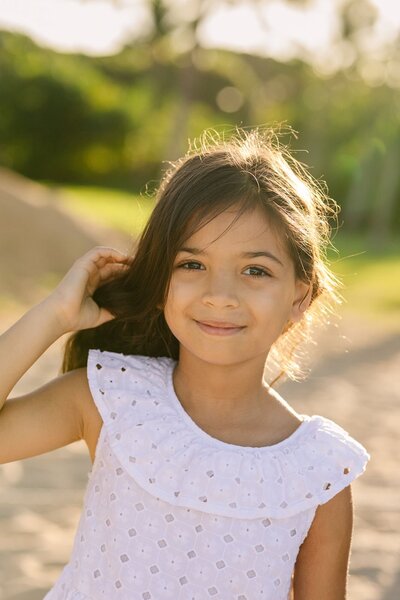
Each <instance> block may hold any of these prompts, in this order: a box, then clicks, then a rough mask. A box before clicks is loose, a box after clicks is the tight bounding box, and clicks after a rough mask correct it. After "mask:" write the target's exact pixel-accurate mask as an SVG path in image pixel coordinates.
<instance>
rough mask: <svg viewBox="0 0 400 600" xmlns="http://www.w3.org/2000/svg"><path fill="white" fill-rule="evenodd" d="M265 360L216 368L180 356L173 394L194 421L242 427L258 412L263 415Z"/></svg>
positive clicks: (263, 357)
mask: <svg viewBox="0 0 400 600" xmlns="http://www.w3.org/2000/svg"><path fill="white" fill-rule="evenodd" d="M265 360H266V357H265V356H261V357H256V358H255V359H252V360H250V361H247V362H245V363H240V364H229V365H218V364H212V363H207V362H205V361H202V360H199V359H198V358H197V357H194V356H192V355H185V354H183V356H181V357H180V360H179V362H178V364H177V366H176V368H175V371H174V374H173V383H174V389H175V393H176V395H177V397H178V399H179V401H180V403H181V404H182V406H183V408H184V410H185V411H186V412H187V413H188V414H189V415H191V416H193V417H194V418H195V420H197V421H198V422H203V423H204V422H207V423H215V424H217V423H224V424H226V425H227V426H228V425H231V426H234V425H235V424H242V425H243V422H245V421H249V420H251V419H254V418H256V417H257V416H258V415H260V414H261V411H263V412H264V413H265V409H266V402H267V400H268V386H267V385H266V384H264V383H263V381H262V378H263V373H264V366H265ZM269 401H270V402H271V400H269Z"/></svg>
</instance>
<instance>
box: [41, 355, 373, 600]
mask: <svg viewBox="0 0 400 600" xmlns="http://www.w3.org/2000/svg"><path fill="white" fill-rule="evenodd" d="M175 364H176V363H175V361H173V360H172V359H170V358H167V357H159V358H152V357H146V356H133V355H132V356H126V355H123V354H119V353H114V352H107V351H100V350H94V349H93V350H90V351H89V357H88V380H89V386H90V389H91V392H92V395H93V398H94V401H95V403H96V406H97V408H98V410H99V412H100V414H101V417H102V419H103V427H102V430H101V433H100V436H99V440H98V443H97V449H96V457H95V461H94V463H93V466H92V469H91V472H90V473H89V483H88V487H87V490H86V494H85V499H84V510H83V512H82V516H81V520H80V523H79V526H78V531H77V534H76V537H75V541H74V547H73V551H72V556H71V559H70V562H69V563H68V565H67V566H66V567H65V569H64V571H63V572H62V574H61V576H60V578H59V580H58V581H57V582H56V584H55V586H54V587H53V589H52V590H51V591H50V592H49V593H48V594H47V596H46V597H45V598H46V600H94V599H96V600H98V599H99V598H106V599H107V600H112V599H114V598H118V599H121V600H128V599H129V600H133V599H136V598H137V599H138V600H139V599H140V600H167V599H170V598H171V599H173V600H192V599H193V600H205V599H208V598H217V599H219V600H253V599H254V600H255V599H260V600H261V599H262V600H287V596H288V593H289V589H290V580H291V574H292V572H293V568H294V564H295V560H296V557H297V554H298V551H299V547H300V545H301V544H302V542H303V541H304V539H305V537H306V535H307V532H308V529H309V527H310V525H311V523H312V520H313V517H314V515H315V510H316V508H317V506H318V505H319V504H323V503H325V502H327V501H328V500H329V499H330V498H332V497H333V496H334V495H335V494H337V493H338V492H339V491H340V490H342V489H343V488H344V487H346V486H348V485H349V484H350V483H351V482H352V481H353V480H354V479H356V478H357V477H358V476H359V475H361V474H362V473H363V472H364V470H365V468H366V464H367V462H368V460H369V459H370V455H369V454H368V452H367V451H366V449H365V448H364V447H363V446H362V445H361V444H360V443H359V442H357V441H356V440H355V439H354V438H352V437H351V436H350V435H349V434H348V433H347V432H346V431H345V430H344V429H343V428H341V427H340V426H339V425H338V424H336V423H334V422H333V421H331V420H330V419H327V418H325V417H323V416H320V415H312V416H306V415H303V419H304V420H303V422H302V423H301V424H300V426H299V427H298V429H297V430H296V431H295V432H294V433H293V434H292V435H291V436H289V438H287V439H286V440H283V441H282V442H280V443H278V444H274V445H273V446H264V447H260V448H256V447H245V446H235V445H232V444H226V443H225V442H222V441H221V440H217V439H215V438H213V437H211V436H209V435H208V434H206V433H205V432H204V431H202V430H201V429H200V428H199V427H198V426H197V425H196V424H195V423H194V422H193V421H192V420H191V419H190V417H189V416H188V415H187V414H186V413H185V411H184V410H183V407H182V406H181V404H180V403H179V400H178V399H177V397H176V395H175V392H174V389H173V384H172V373H173V369H174V366H175Z"/></svg>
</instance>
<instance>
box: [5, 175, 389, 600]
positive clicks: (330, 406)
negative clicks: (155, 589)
mask: <svg viewBox="0 0 400 600" xmlns="http://www.w3.org/2000/svg"><path fill="white" fill-rule="evenodd" d="M0 175H1V173H0ZM0 179H1V177H0ZM3 183H4V180H3ZM0 188H1V185H0ZM10 189H11V188H9V191H8V200H7V193H6V192H4V193H3V195H2V194H1V189H0V209H1V210H2V211H3V209H4V210H6V208H7V207H8V209H9V213H8V215H9V219H10V221H9V224H8V227H9V228H10V223H11V222H12V224H13V225H12V226H13V227H16V228H17V231H18V238H17V239H18V240H19V241H20V243H21V244H23V246H24V248H25V249H21V248H20V244H17V243H15V238H14V242H13V244H14V245H13V246H12V247H11V248H8V249H7V251H8V263H9V264H8V269H6V267H5V265H4V264H3V266H2V274H1V275H2V281H3V283H2V286H3V287H1V285H0V293H5V292H8V293H9V295H10V296H9V297H15V298H18V300H19V301H20V304H19V305H15V306H14V307H8V308H7V310H6V309H4V310H3V311H2V313H1V315H0V332H3V331H4V330H5V329H7V328H8V327H9V326H10V325H11V324H12V323H13V322H15V320H16V319H17V318H19V317H20V316H22V314H23V312H24V310H26V308H25V309H24V308H23V306H26V307H27V306H29V302H30V303H32V301H35V302H36V301H39V300H40V299H41V298H42V297H43V288H41V287H40V286H39V287H38V286H36V287H34V286H33V283H34V282H36V283H37V282H38V278H40V274H41V273H42V272H43V261H44V262H45V263H46V265H47V262H46V261H48V262H50V263H51V265H50V266H51V268H50V267H49V268H50V270H52V271H53V272H54V273H55V277H57V273H60V269H61V271H64V272H65V271H66V270H67V268H69V266H70V264H71V262H72V260H73V259H74V257H75V256H77V255H79V254H80V253H83V252H84V251H85V250H86V248H88V247H91V246H92V245H96V244H97V243H102V244H105V245H108V244H109V243H110V244H111V245H115V246H116V247H119V248H120V249H124V247H125V244H126V242H127V240H125V239H122V238H121V239H118V236H115V235H114V234H113V233H112V232H111V233H110V232H107V234H106V232H105V231H104V230H101V231H100V230H96V231H95V229H90V227H89V229H88V228H86V227H85V228H80V225H79V224H77V223H75V222H74V221H73V220H72V219H71V220H70V219H69V217H67V216H65V219H64V221H63V220H62V218H61V217H60V214H56V216H54V217H53V221H52V222H53V223H54V222H56V221H57V219H60V220H59V221H57V223H58V227H59V229H58V230H57V231H58V236H57V235H54V232H52V233H51V235H50V234H49V233H48V232H47V233H46V236H47V237H46V236H44V234H43V221H42V220H40V219H39V220H38V222H37V223H35V221H34V219H33V218H32V220H31V227H28V228H27V229H25V230H24V233H23V235H21V233H20V231H19V229H18V223H19V222H20V219H21V215H23V214H24V212H23V209H24V206H23V201H21V197H20V196H18V194H14V195H13V194H12V193H11V191H10ZM3 191H4V188H3ZM38 193H39V196H40V193H41V192H40V190H39V192H38ZM10 198H11V200H10ZM13 203H14V204H18V203H19V204H18V207H17V208H18V210H21V213H20V214H19V215H17V214H16V208H15V206H14V209H13V210H14V213H12V204H13ZM43 206H44V205H42V210H45V208H43ZM5 207H6V208H5ZM47 208H49V207H47ZM28 210H29V208H28ZM49 210H52V209H50V208H49ZM33 212H34V211H33ZM25 214H27V213H25ZM1 223H3V227H2V228H3V229H4V220H3V219H2V220H1ZM0 227H1V226H0ZM68 228H70V229H68ZM70 230H71V231H74V232H75V233H74V235H76V238H74V239H75V240H76V244H75V245H74V246H73V247H72V248H71V247H70V246H69V248H68V251H67V255H66V254H65V252H64V250H65V247H66V246H67V245H66V244H65V243H63V240H66V239H68V234H69V231H70ZM15 231H16V230H15V229H14V232H15ZM2 233H4V235H6V232H3V231H1V230H0V240H1V239H2ZM108 234H110V235H108ZM40 236H42V238H43V236H44V238H43V244H41V242H40V240H41V239H42V238H41V237H40ZM78 240H80V241H79V243H78ZM4 243H5V242H4V241H3V244H4ZM30 244H32V247H33V248H34V252H30V250H29V245H30ZM3 250H4V247H3ZM45 250H46V252H45ZM36 253H38V255H39V254H40V253H42V254H41V256H42V259H43V260H42V262H41V261H40V260H39V259H37V257H36V259H35V260H34V259H33V258H32V257H30V258H29V261H28V262H29V265H30V268H31V269H32V273H29V274H28V273H27V271H28V269H27V267H26V264H25V267H21V265H20V264H19V261H21V260H23V259H24V257H27V256H28V254H36ZM51 253H53V254H54V253H55V254H56V256H53V254H52V256H51V258H50V257H48V256H47V255H48V254H51ZM2 256H4V253H3V254H2ZM45 256H46V259H45V258H43V257H45ZM57 256H58V259H57ZM51 261H53V262H51ZM16 265H17V266H18V269H20V271H18V269H17V266H16ZM35 265H36V266H35ZM59 265H61V267H60V266H59ZM14 266H15V269H17V271H18V272H19V273H20V274H19V277H16V276H15V272H13V268H14ZM35 269H37V270H36V271H35ZM6 271H7V272H8V279H7V282H8V283H7V285H6V283H5V282H4V278H3V273H5V272H6ZM30 286H32V289H27V288H29V287H30ZM21 290H23V292H22V291H21ZM27 302H28V304H27ZM24 303H25V304H24ZM7 306H8V305H7ZM64 342H65V337H64V338H60V339H59V340H58V341H57V342H56V343H55V344H54V345H53V346H51V347H50V348H49V349H48V350H47V351H46V352H45V354H43V355H42V357H41V358H40V359H39V360H38V361H37V362H36V363H35V364H34V365H33V367H32V368H31V369H30V370H29V371H28V372H27V373H26V374H25V375H24V377H23V378H22V379H21V380H20V381H19V382H18V384H17V385H16V387H15V388H14V390H13V392H12V394H10V395H12V396H16V395H19V394H23V393H26V392H28V391H30V390H32V389H34V388H36V387H38V386H40V385H42V384H44V383H45V382H46V381H48V380H50V379H52V378H53V377H56V376H57V374H58V369H59V365H60V362H61V353H62V347H63V344H64ZM311 362H312V366H313V369H312V374H311V375H310V376H309V378H308V379H307V380H306V381H304V382H302V383H293V382H286V383H284V384H283V385H282V386H280V387H279V388H278V391H279V392H280V393H281V395H282V396H283V397H284V398H285V399H286V400H287V401H288V402H289V404H291V405H292V406H293V408H294V409H295V410H296V411H298V412H300V413H305V414H309V415H312V414H320V415H324V416H326V417H328V418H331V419H333V420H334V421H336V422H337V423H338V424H340V425H341V426H342V427H344V429H346V430H347V431H348V432H349V433H350V434H351V435H352V436H353V437H355V438H356V439H357V440H358V441H359V442H361V443H362V444H363V445H364V446H365V447H366V448H367V450H368V451H369V453H370V454H371V460H370V462H369V464H368V466H367V470H366V472H365V473H364V474H363V475H362V476H361V477H359V478H358V479H357V480H356V481H355V482H354V483H353V486H352V487H353V498H354V506H355V519H354V534H353V543H352V554H351V564H350V575H349V586H348V592H349V593H348V598H349V600H398V599H399V598H400V530H399V524H400V519H399V513H400V480H399V478H398V477H397V468H398V464H399V461H400V446H399V434H398V430H399V424H400V385H399V372H400V323H398V324H395V323H387V322H386V323H385V325H383V324H382V323H380V324H379V323H376V322H374V321H372V320H361V319H359V318H357V317H355V316H351V315H346V316H345V317H344V318H343V319H342V320H341V321H340V322H338V326H337V327H332V328H331V329H330V330H327V331H325V332H322V333H321V334H320V336H319V338H318V346H316V347H315V348H313V351H312V361H311ZM89 469H90V460H89V456H88V453H87V449H86V446H85V444H84V443H83V442H78V443H76V444H72V445H70V446H68V447H66V448H63V449H60V450H57V451H55V452H52V453H50V454H47V455H42V456H38V457H35V458H32V459H27V460H24V461H19V462H14V463H10V464H7V465H1V466H0V488H1V494H0V598H1V599H2V600H40V599H42V598H43V597H44V595H45V593H46V592H47V590H48V589H49V588H50V587H51V586H52V584H53V583H54V581H55V580H56V578H57V576H58V574H59V573H60V571H61V569H62V567H63V566H64V565H65V563H66V562H67V561H68V558H69V554H70V551H71V548H72V541H73V536H74V532H75V529H76V525H77V522H78V519H79V516H80V511H81V507H82V500H83V494H84V490H85V486H86V483H87V476H88V471H89ZM160 600H161V599H160ZM321 600H323V599H321Z"/></svg>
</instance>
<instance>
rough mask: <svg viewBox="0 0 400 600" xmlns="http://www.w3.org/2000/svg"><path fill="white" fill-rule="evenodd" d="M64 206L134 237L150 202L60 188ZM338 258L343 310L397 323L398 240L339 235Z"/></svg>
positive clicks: (126, 195) (399, 317) (332, 255)
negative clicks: (372, 239) (374, 239)
mask: <svg viewBox="0 0 400 600" xmlns="http://www.w3.org/2000/svg"><path fill="white" fill-rule="evenodd" d="M59 189H60V191H61V192H64V200H63V202H64V203H65V205H66V206H68V207H69V208H70V209H71V210H73V211H74V212H75V213H76V214H77V215H82V216H84V217H85V218H89V219H91V220H93V221H94V222H97V223H99V224H102V225H107V226H110V227H115V228H116V229H119V230H122V231H124V232H126V233H129V234H133V235H135V236H136V235H138V234H139V233H140V232H141V230H142V228H143V226H144V224H145V223H146V221H147V219H148V217H149V216H150V213H151V210H152V208H153V205H154V204H153V201H152V199H150V198H146V197H145V196H137V195H134V194H130V193H128V192H124V191H119V190H115V189H105V188H96V187H86V186H63V187H61V188H59ZM334 244H335V246H336V248H337V249H338V251H339V255H337V254H335V253H329V255H328V258H329V260H330V263H331V268H332V270H333V271H334V273H335V274H336V275H337V276H338V277H339V278H340V279H341V280H342V282H343V284H344V288H343V289H342V290H341V293H342V295H343V297H344V298H345V303H344V305H343V309H342V310H343V311H344V312H347V313H349V312H350V313H357V314H359V315H365V316H369V317H372V318H378V319H388V318H389V319H397V320H400V241H393V240H392V241H390V242H389V241H386V242H385V243H381V244H380V245H379V246H377V244H376V243H373V241H371V240H368V239H367V238H365V237H363V236H355V235H353V234H352V235H349V234H346V233H345V232H343V231H342V232H340V233H339V234H338V235H337V236H336V237H335V240H334Z"/></svg>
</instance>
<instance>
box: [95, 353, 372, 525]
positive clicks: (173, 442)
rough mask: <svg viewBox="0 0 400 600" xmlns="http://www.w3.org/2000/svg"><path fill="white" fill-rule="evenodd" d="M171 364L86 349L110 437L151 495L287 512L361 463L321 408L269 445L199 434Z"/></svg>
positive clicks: (339, 485) (250, 513) (217, 509)
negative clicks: (176, 394) (175, 390)
mask: <svg viewBox="0 0 400 600" xmlns="http://www.w3.org/2000/svg"><path fill="white" fill-rule="evenodd" d="M174 365H175V361H173V360H172V359H170V358H167V357H159V358H153V357H147V356H140V355H123V354H119V353H114V352H107V351H100V350H95V349H92V350H90V351H89V357H88V366H87V373H88V381H89V386H90V390H91V392H92V395H93V399H94V401H95V403H96V406H97V408H98V410H99V412H100V414H101V417H102V419H103V422H104V426H105V428H106V432H107V436H108V439H109V444H110V446H111V448H112V450H113V451H114V453H115V456H116V457H117V459H118V461H119V462H120V464H121V466H122V467H123V468H124V469H125V470H126V471H127V472H128V473H129V474H130V475H131V476H132V477H133V478H134V479H135V481H136V482H137V483H138V484H139V485H140V486H142V487H143V488H144V489H145V490H146V491H147V492H148V493H150V494H152V495H153V496H157V497H159V498H161V499H163V500H165V501H167V502H169V503H171V504H174V505H179V506H185V507H188V508H194V509H197V510H200V511H203V512H207V513H212V514H219V515H223V516H229V517H238V518H249V519H252V518H260V517H272V518H285V517H290V516H292V515H294V514H297V513H299V512H301V511H305V510H308V509H310V508H313V507H314V508H315V507H316V506H317V505H319V504H323V503H325V502H327V501H328V500H330V499H331V498H332V497H333V496H335V495H336V494H337V493H338V492H339V491H340V490H342V489H343V488H345V487H346V486H348V485H349V484H350V483H351V482H352V481H354V480H355V479H356V478H357V477H358V476H359V475H361V474H362V473H363V472H364V471H365V468H366V465H367V462H368V461H369V459H370V455H369V453H368V452H367V450H366V449H365V448H364V446H362V445H361V444H360V443H359V442H358V441H357V440H355V439H354V438H352V437H351V436H350V435H349V433H348V432H347V431H345V430H344V429H343V428H342V427H340V426H339V425H338V424H337V423H335V422H334V421H331V420H330V419H327V418H326V417H323V416H320V415H312V416H306V415H303V417H304V421H303V422H302V423H301V424H300V426H299V428H298V429H297V430H296V431H295V432H294V434H292V435H291V436H290V437H289V438H287V439H286V440H283V441H282V442H280V443H278V444H274V445H273V446H264V447H260V448H257V447H242V446H235V445H231V444H225V443H224V442H221V441H220V440H216V439H215V438H211V437H210V436H207V435H206V434H204V435H200V432H199V430H198V431H196V429H195V428H193V427H190V426H189V424H188V420H187V419H186V418H184V416H183V414H182V407H181V408H180V410H178V409H177V406H176V402H175V403H174V401H172V400H171V381H172V371H173V368H174ZM175 400H176V399H175ZM203 433H204V432H203ZM213 442H216V443H213Z"/></svg>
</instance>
